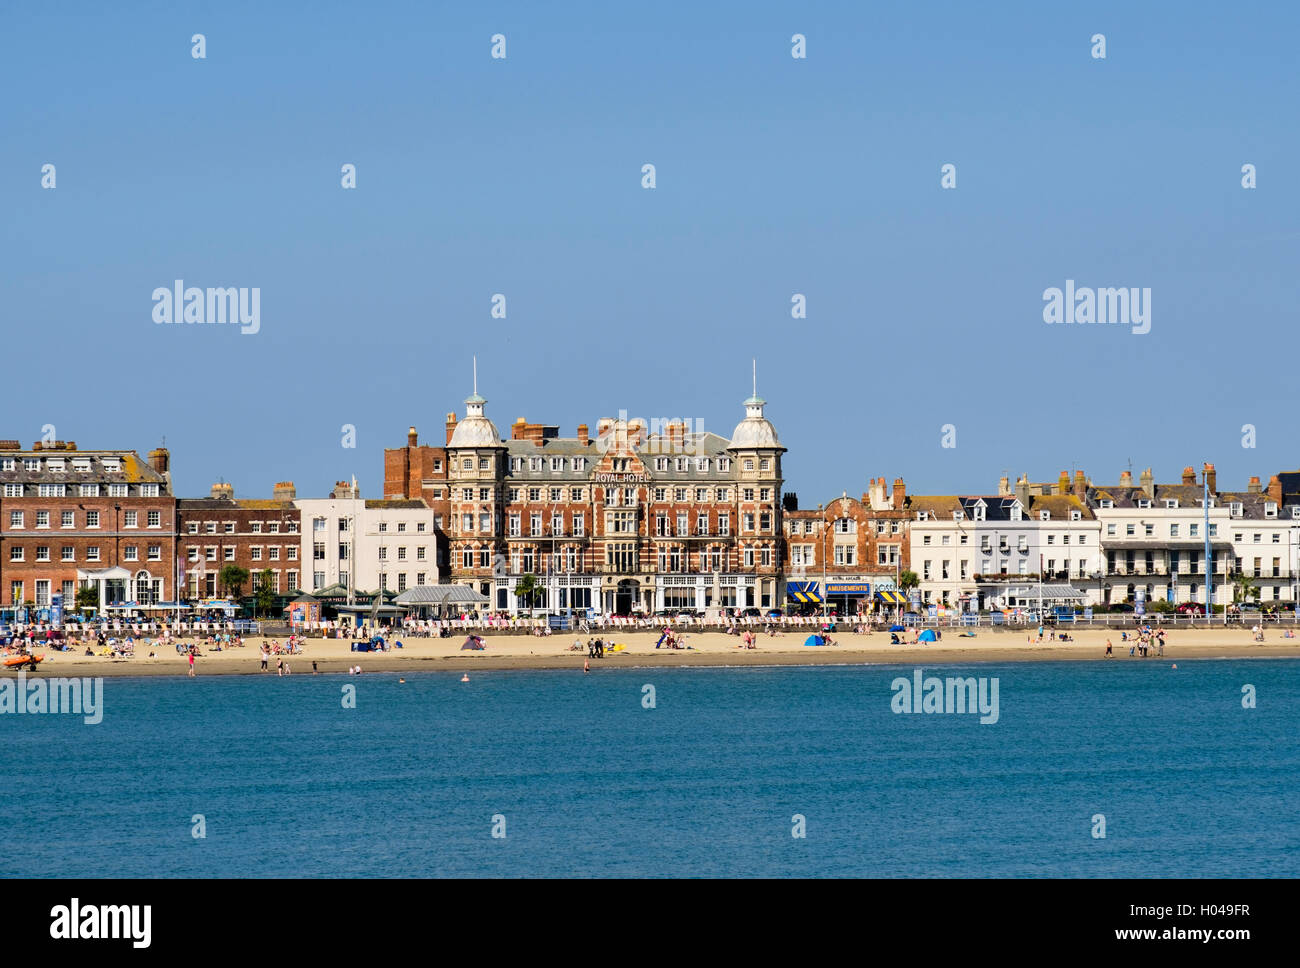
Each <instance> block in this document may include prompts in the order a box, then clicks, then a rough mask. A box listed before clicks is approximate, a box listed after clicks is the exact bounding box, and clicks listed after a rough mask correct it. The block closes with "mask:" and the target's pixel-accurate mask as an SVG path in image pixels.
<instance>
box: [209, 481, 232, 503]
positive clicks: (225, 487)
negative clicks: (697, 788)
mask: <svg viewBox="0 0 1300 968" xmlns="http://www.w3.org/2000/svg"><path fill="white" fill-rule="evenodd" d="M211 493H212V496H213V497H214V498H216V499H217V500H220V501H233V500H234V499H235V485H233V484H213V485H212V492H211Z"/></svg>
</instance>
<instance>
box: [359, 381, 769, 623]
mask: <svg viewBox="0 0 1300 968" xmlns="http://www.w3.org/2000/svg"><path fill="white" fill-rule="evenodd" d="M486 403H487V401H486V400H485V399H484V398H483V397H481V396H479V395H478V393H477V392H476V393H474V394H473V395H471V396H470V397H469V398H468V399H467V400H466V401H465V404H466V414H465V418H464V419H463V420H460V421H457V420H456V418H455V416H454V415H452V414H449V415H448V418H447V440H446V444H445V446H444V447H428V446H421V445H419V444H418V438H417V437H416V433H415V430H414V428H412V429H411V430H410V432H409V433H408V436H407V446H406V447H405V448H398V449H391V450H388V451H386V452H385V455H384V493H385V496H386V497H388V498H417V497H423V498H424V499H425V500H426V501H427V502H428V504H429V506H430V507H431V508H432V509H433V510H434V514H435V523H436V526H437V530H438V533H439V539H440V541H445V547H446V562H447V568H446V574H447V577H448V578H449V580H451V581H453V582H458V583H463V584H468V585H471V586H473V587H474V588H475V589H476V590H478V591H479V592H481V593H483V594H485V595H488V596H489V598H490V600H491V602H492V606H491V607H493V608H496V609H501V610H507V611H511V612H513V611H517V610H518V609H520V608H521V607H526V606H527V605H528V604H529V603H528V602H527V601H525V600H524V599H523V598H521V596H520V595H519V593H518V588H519V584H520V582H521V581H522V580H524V576H525V575H532V576H534V580H535V581H536V583H537V584H538V585H539V586H540V589H539V591H538V592H537V593H536V594H535V595H534V596H533V597H532V599H531V601H532V603H533V604H534V605H535V606H536V607H538V608H550V609H551V610H560V609H565V608H569V607H574V608H588V607H590V608H594V609H596V610H598V611H603V612H606V613H613V614H625V613H630V612H633V611H638V612H652V611H659V610H664V609H674V608H693V609H701V610H703V609H708V608H713V607H717V606H722V605H729V606H737V607H746V606H756V607H764V606H772V605H775V604H778V603H779V591H780V589H779V583H780V569H781V558H782V553H783V546H784V540H783V535H782V529H781V513H782V511H781V487H782V484H783V478H782V472H781V459H782V455H783V454H784V452H785V448H784V447H783V446H781V444H780V442H779V440H778V439H777V435H776V430H775V429H774V428H773V427H772V424H771V423H770V422H769V421H768V420H767V419H766V418H765V417H764V416H763V407H764V404H765V401H763V400H762V399H760V398H759V397H757V395H755V396H752V397H750V398H749V399H748V400H746V401H745V407H746V416H745V418H744V420H742V421H741V422H740V423H739V424H738V425H737V427H736V429H735V431H734V432H733V433H732V435H731V438H730V439H728V438H725V437H721V436H719V435H717V434H713V433H708V432H705V431H703V430H701V429H698V428H696V429H694V430H691V429H690V428H689V427H688V424H687V423H686V422H684V421H680V420H665V421H654V422H653V423H647V422H646V421H644V420H637V419H631V420H629V419H627V418H626V417H620V418H618V419H613V418H606V419H603V420H601V421H599V422H598V423H597V428H596V431H597V432H596V435H595V436H594V437H593V436H592V435H591V434H590V431H589V428H588V426H587V425H586V424H581V425H579V426H578V428H577V435H576V436H575V437H571V438H562V437H560V436H559V428H558V427H556V426H552V425H548V424H532V423H529V422H527V421H526V420H524V419H522V418H520V420H518V421H517V422H516V423H515V424H514V425H513V426H512V427H511V434H510V437H509V439H508V440H503V439H502V438H501V436H500V434H499V432H498V431H497V428H496V426H495V425H494V424H493V423H492V422H491V421H490V420H489V419H488V418H487V417H486V416H485V414H484V406H485V404H486Z"/></svg>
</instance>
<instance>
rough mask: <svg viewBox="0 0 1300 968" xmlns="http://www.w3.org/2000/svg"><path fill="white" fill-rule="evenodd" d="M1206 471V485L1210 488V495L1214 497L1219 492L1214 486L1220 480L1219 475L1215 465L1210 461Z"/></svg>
mask: <svg viewBox="0 0 1300 968" xmlns="http://www.w3.org/2000/svg"><path fill="white" fill-rule="evenodd" d="M1204 473H1205V486H1206V487H1207V488H1209V490H1210V496H1211V497H1213V496H1214V495H1215V494H1218V493H1219V492H1218V491H1217V490H1216V489H1215V487H1214V485H1215V484H1216V483H1217V481H1218V475H1217V474H1216V473H1215V472H1214V465H1213V464H1210V463H1206V465H1205V469H1204Z"/></svg>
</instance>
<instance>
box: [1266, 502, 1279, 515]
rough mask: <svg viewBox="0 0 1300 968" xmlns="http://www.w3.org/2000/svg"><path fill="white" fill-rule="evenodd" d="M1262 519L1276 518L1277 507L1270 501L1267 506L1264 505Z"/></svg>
mask: <svg viewBox="0 0 1300 968" xmlns="http://www.w3.org/2000/svg"><path fill="white" fill-rule="evenodd" d="M1264 517H1266V518H1275V517H1277V505H1276V504H1275V503H1273V502H1272V501H1269V502H1268V503H1267V504H1265V505H1264Z"/></svg>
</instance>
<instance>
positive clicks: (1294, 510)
mask: <svg viewBox="0 0 1300 968" xmlns="http://www.w3.org/2000/svg"><path fill="white" fill-rule="evenodd" d="M1291 518H1292V519H1293V520H1300V504H1293V505H1291Z"/></svg>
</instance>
